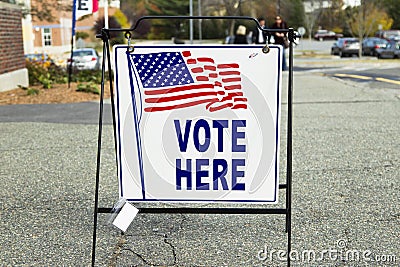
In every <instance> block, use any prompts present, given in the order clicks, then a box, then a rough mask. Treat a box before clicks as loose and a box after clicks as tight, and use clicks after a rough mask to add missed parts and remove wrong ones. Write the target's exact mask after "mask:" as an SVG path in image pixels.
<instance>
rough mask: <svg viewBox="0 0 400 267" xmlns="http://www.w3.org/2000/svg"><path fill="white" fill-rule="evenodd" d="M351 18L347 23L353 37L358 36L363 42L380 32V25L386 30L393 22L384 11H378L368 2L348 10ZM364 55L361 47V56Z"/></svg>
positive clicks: (362, 2) (362, 0)
mask: <svg viewBox="0 0 400 267" xmlns="http://www.w3.org/2000/svg"><path fill="white" fill-rule="evenodd" d="M347 12H348V14H349V18H348V20H347V23H348V25H349V29H350V31H351V33H352V35H353V36H357V37H358V39H359V40H360V43H361V42H362V40H363V39H364V38H365V37H367V36H370V35H372V34H373V33H374V32H376V31H377V30H378V27H379V25H383V26H384V27H385V28H388V27H389V28H390V26H391V25H392V23H393V20H392V19H391V18H389V16H388V15H387V13H386V12H385V11H384V10H381V9H378V7H377V6H376V5H375V4H374V3H373V2H367V1H365V0H361V5H359V6H356V7H354V8H349V10H347ZM361 54H362V48H361V46H360V50H359V56H361Z"/></svg>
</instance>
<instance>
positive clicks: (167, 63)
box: [113, 45, 282, 203]
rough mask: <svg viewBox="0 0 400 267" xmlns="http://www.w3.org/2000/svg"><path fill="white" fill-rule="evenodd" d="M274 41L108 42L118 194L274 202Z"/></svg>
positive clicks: (277, 82)
mask: <svg viewBox="0 0 400 267" xmlns="http://www.w3.org/2000/svg"><path fill="white" fill-rule="evenodd" d="M281 60H282V50H281V47H280V46H272V47H271V49H270V52H269V53H267V54H265V53H263V52H262V46H230V45H229V46H226V45H225V46H224V45H215V46H139V45H138V46H135V47H134V51H133V52H127V47H126V46H116V47H114V64H113V65H114V75H115V80H114V81H115V82H114V83H115V94H116V101H115V108H116V109H115V110H116V112H115V113H116V134H117V138H116V139H117V160H118V176H119V190H120V196H121V197H125V198H126V199H128V200H129V201H164V202H250V203H259V202H268V203H276V202H277V200H278V186H279V185H278V176H279V172H278V171H279V120H280V119H279V118H280V103H281V69H280V65H281Z"/></svg>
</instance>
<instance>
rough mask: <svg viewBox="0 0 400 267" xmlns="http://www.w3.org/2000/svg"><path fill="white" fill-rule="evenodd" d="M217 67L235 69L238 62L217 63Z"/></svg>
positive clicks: (237, 66)
mask: <svg viewBox="0 0 400 267" xmlns="http://www.w3.org/2000/svg"><path fill="white" fill-rule="evenodd" d="M217 68H218V69H229V68H234V69H237V68H239V64H236V63H231V64H218V65H217Z"/></svg>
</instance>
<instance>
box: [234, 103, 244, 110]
mask: <svg viewBox="0 0 400 267" xmlns="http://www.w3.org/2000/svg"><path fill="white" fill-rule="evenodd" d="M240 108H243V109H247V104H235V105H234V106H233V107H232V109H240Z"/></svg>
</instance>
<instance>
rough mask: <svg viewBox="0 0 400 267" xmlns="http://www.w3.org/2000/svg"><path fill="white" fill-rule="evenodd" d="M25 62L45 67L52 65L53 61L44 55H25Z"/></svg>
mask: <svg viewBox="0 0 400 267" xmlns="http://www.w3.org/2000/svg"><path fill="white" fill-rule="evenodd" d="M25 60H27V61H29V62H36V63H40V64H46V65H54V60H53V59H52V58H50V56H49V55H48V54H46V53H35V54H26V55H25Z"/></svg>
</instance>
